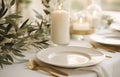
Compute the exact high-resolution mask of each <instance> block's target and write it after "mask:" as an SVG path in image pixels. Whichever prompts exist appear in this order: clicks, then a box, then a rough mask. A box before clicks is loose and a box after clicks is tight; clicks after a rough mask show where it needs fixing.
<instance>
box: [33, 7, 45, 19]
mask: <svg viewBox="0 0 120 77" xmlns="http://www.w3.org/2000/svg"><path fill="white" fill-rule="evenodd" d="M33 11H34V12H35V13H36V17H37V18H39V19H43V16H42V15H41V14H39V13H38V12H37V11H36V10H35V9H33Z"/></svg>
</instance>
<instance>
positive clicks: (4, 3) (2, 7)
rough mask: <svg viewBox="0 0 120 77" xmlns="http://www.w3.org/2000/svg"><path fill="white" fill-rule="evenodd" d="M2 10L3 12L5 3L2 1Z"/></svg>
mask: <svg viewBox="0 0 120 77" xmlns="http://www.w3.org/2000/svg"><path fill="white" fill-rule="evenodd" d="M2 9H3V10H4V9H5V2H4V0H2Z"/></svg>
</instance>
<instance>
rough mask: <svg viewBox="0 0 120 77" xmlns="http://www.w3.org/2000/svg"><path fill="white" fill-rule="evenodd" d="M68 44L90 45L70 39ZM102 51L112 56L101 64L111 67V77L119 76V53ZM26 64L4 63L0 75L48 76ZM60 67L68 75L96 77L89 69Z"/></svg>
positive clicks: (73, 76)
mask: <svg viewBox="0 0 120 77" xmlns="http://www.w3.org/2000/svg"><path fill="white" fill-rule="evenodd" d="M70 46H82V47H90V44H89V43H88V42H86V41H80V40H71V42H70ZM102 52H103V53H105V54H109V55H111V56H112V58H106V59H105V60H104V61H103V62H102V63H101V64H102V65H105V67H108V68H110V69H112V71H111V73H112V75H113V76H111V77H119V76H120V53H111V52H106V51H102ZM27 53H28V52H27ZM30 54H32V56H34V55H35V53H34V52H29V54H27V55H30ZM26 65H27V62H25V63H15V64H13V65H6V66H4V68H3V69H0V77H50V75H47V74H44V73H41V72H40V71H33V70H29V69H28V68H27V66H26ZM107 65H109V66H107ZM60 69H62V70H63V71H66V72H67V73H68V74H69V76H68V77H97V75H96V73H95V72H91V71H77V70H73V69H63V68H60ZM61 77H63V76H61Z"/></svg>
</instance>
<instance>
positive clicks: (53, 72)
mask: <svg viewBox="0 0 120 77" xmlns="http://www.w3.org/2000/svg"><path fill="white" fill-rule="evenodd" d="M28 68H30V69H32V70H42V71H45V72H47V73H49V74H50V75H52V76H54V77H59V75H64V76H68V74H67V73H65V72H63V71H61V70H58V69H55V68H53V67H49V66H46V65H39V64H38V63H37V62H36V61H35V60H33V59H32V60H31V59H30V60H29V64H28Z"/></svg>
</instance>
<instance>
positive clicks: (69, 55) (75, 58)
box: [37, 46, 105, 68]
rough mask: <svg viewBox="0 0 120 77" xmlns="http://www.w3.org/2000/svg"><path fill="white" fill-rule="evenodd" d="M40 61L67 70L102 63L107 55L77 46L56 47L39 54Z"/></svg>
mask: <svg viewBox="0 0 120 77" xmlns="http://www.w3.org/2000/svg"><path fill="white" fill-rule="evenodd" d="M37 58H38V60H40V61H42V62H44V63H47V64H51V65H55V66H59V67H66V68H75V67H85V66H91V65H95V64H98V63H100V62H101V61H102V60H104V58H105V55H104V54H103V53H101V52H98V51H96V50H94V49H90V48H84V47H76V46H56V47H50V48H47V49H43V50H42V51H40V52H38V53H37Z"/></svg>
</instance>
